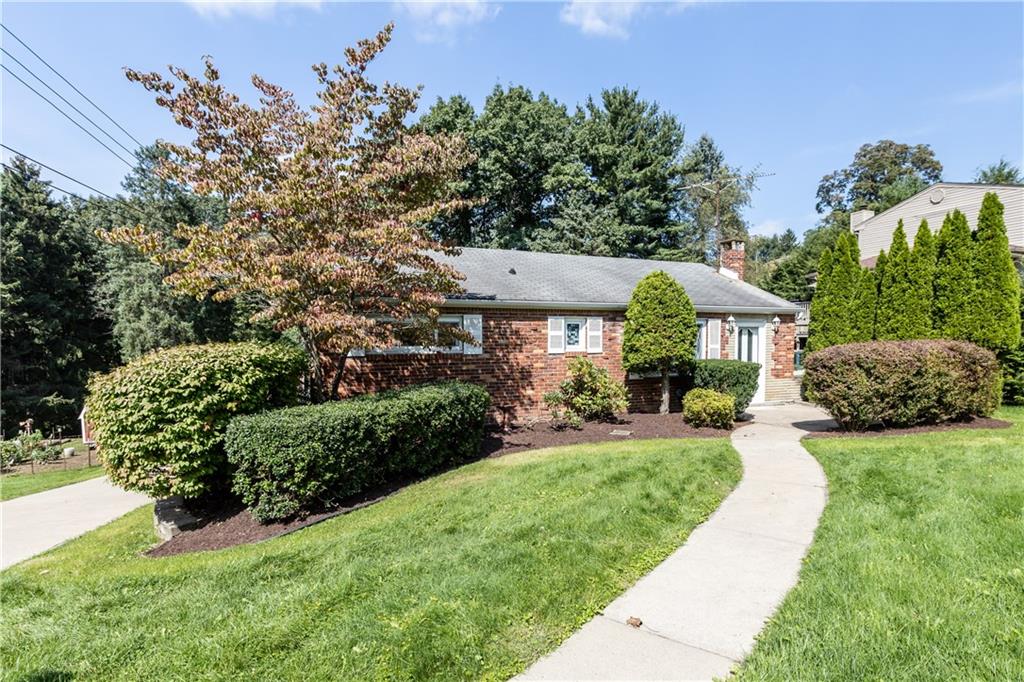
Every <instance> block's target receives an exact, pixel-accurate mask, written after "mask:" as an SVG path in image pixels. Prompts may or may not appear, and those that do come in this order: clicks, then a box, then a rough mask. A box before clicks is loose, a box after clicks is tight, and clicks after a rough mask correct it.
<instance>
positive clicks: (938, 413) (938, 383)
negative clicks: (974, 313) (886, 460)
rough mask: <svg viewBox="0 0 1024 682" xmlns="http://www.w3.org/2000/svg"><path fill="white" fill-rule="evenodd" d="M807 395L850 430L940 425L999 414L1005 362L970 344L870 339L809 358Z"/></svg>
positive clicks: (805, 374)
mask: <svg viewBox="0 0 1024 682" xmlns="http://www.w3.org/2000/svg"><path fill="white" fill-rule="evenodd" d="M804 384H805V386H806V389H807V396H808V398H809V399H810V400H812V401H813V402H816V403H818V404H819V405H821V406H822V407H824V408H825V409H826V410H828V411H829V413H830V414H831V415H832V418H833V419H835V420H836V422H838V423H839V425H840V426H841V427H842V428H844V429H847V430H854V431H859V430H864V429H867V428H868V427H870V426H873V425H876V424H881V425H883V426H891V427H903V426H915V425H917V424H936V423H940V422H946V421H957V420H963V419H968V418H970V417H974V416H985V415H990V414H992V412H993V411H995V409H996V407H997V406H998V405H999V398H1000V391H1001V385H1000V384H1001V381H1000V374H999V363H998V362H997V361H996V356H995V355H994V354H993V353H992V352H991V351H988V350H985V349H984V348H981V347H979V346H976V345H974V344H972V343H968V342H966V341H944V340H919V341H869V342H867V343H850V344H845V345H841V346H832V347H830V348H825V349H822V350H818V351H815V352H814V353H812V354H811V355H810V356H809V357H808V358H807V364H806V369H805V373H804Z"/></svg>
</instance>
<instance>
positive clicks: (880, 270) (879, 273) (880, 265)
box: [875, 249, 889, 300]
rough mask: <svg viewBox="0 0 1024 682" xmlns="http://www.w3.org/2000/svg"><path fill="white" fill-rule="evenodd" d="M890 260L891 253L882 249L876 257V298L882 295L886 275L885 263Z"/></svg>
mask: <svg viewBox="0 0 1024 682" xmlns="http://www.w3.org/2000/svg"><path fill="white" fill-rule="evenodd" d="M888 262H889V255H888V254H887V253H886V252H885V249H882V250H881V251H879V252H878V258H877V259H875V298H876V300H877V298H878V297H879V296H881V295H882V278H883V277H885V265H886V263H888Z"/></svg>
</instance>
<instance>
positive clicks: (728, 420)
mask: <svg viewBox="0 0 1024 682" xmlns="http://www.w3.org/2000/svg"><path fill="white" fill-rule="evenodd" d="M735 414H736V399H735V398H733V397H732V396H731V395H729V394H728V393H720V392H719V391H714V390H712V389H710V388H695V389H692V390H691V391H689V392H687V394H686V395H684V396H683V421H685V422H686V423H687V424H689V425H690V426H695V427H703V426H710V427H711V428H714V429H731V428H732V421H733V417H735Z"/></svg>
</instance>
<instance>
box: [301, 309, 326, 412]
mask: <svg viewBox="0 0 1024 682" xmlns="http://www.w3.org/2000/svg"><path fill="white" fill-rule="evenodd" d="M299 336H300V338H301V339H302V345H303V347H304V348H305V350H306V355H307V356H308V358H307V360H308V362H309V372H308V374H307V378H306V381H307V388H308V392H307V393H308V395H307V397H308V398H309V402H311V403H322V402H323V401H324V389H325V388H327V386H326V384H327V377H326V375H325V374H324V366H323V364H322V363H321V362H320V348H319V347H318V346H317V343H316V340H315V339H314V338H313V335H312V334H310V332H309V330H308V329H305V328H301V329H299Z"/></svg>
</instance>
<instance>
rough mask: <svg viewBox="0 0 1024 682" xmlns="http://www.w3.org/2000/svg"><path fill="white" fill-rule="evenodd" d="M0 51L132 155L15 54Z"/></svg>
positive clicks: (130, 152)
mask: <svg viewBox="0 0 1024 682" xmlns="http://www.w3.org/2000/svg"><path fill="white" fill-rule="evenodd" d="M0 52H3V53H4V54H5V55H7V56H8V57H9V58H10V59H12V60H13V61H14V63H15V64H17V65H18V66H20V67H21V68H23V69H25V70H26V71H28V72H29V74H30V75H31V76H32V77H33V78H35V79H36V80H37V81H39V82H40V83H42V84H43V85H44V86H46V89H47V90H49V91H50V92H52V93H53V94H55V95H57V97H60V99H61V101H63V102H64V104H67V105H68V106H69V107H71V108H72V109H74V110H75V111H76V112H77V113H78V115H79V116H81V117H82V118H84V119H85V120H86V121H88V122H89V123H91V124H92V125H93V127H95V128H96V130H98V131H100V132H101V133H103V134H104V135H106V136H107V137H109V138H110V141H111V142H113V143H114V144H116V145H117V146H118V147H120V148H121V149H123V150H125V151H126V152H128V153H129V154H133V155H134V154H135V152H134V151H132V150H131V149H128V147H125V146H124V145H123V144H121V141H120V140H118V139H117V138H116V137H114V136H113V135H111V134H110V133H108V132H107V131H106V130H105V129H104V128H102V127H101V126H100V124H98V123H96V121H94V120H92V119H91V118H89V116H88V115H87V114H86V113H85V112H83V111H82V110H81V109H79V108H78V107H76V106H75V105H74V104H72V103H71V102H69V101H68V100H67V98H66V97H64V95H62V94H60V93H59V92H57V91H56V90H54V89H53V88H52V87H50V84H49V83H47V82H46V81H44V80H43V79H42V78H40V77H39V76H38V75H36V73H35V72H34V71H33V70H32V69H30V68H28V67H27V66H25V65H24V64H22V63H21V62H20V61H19V60H18V58H17V57H15V56H14V55H13V54H11V53H10V52H8V51H7V50H5V49H4V48H2V47H0Z"/></svg>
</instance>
